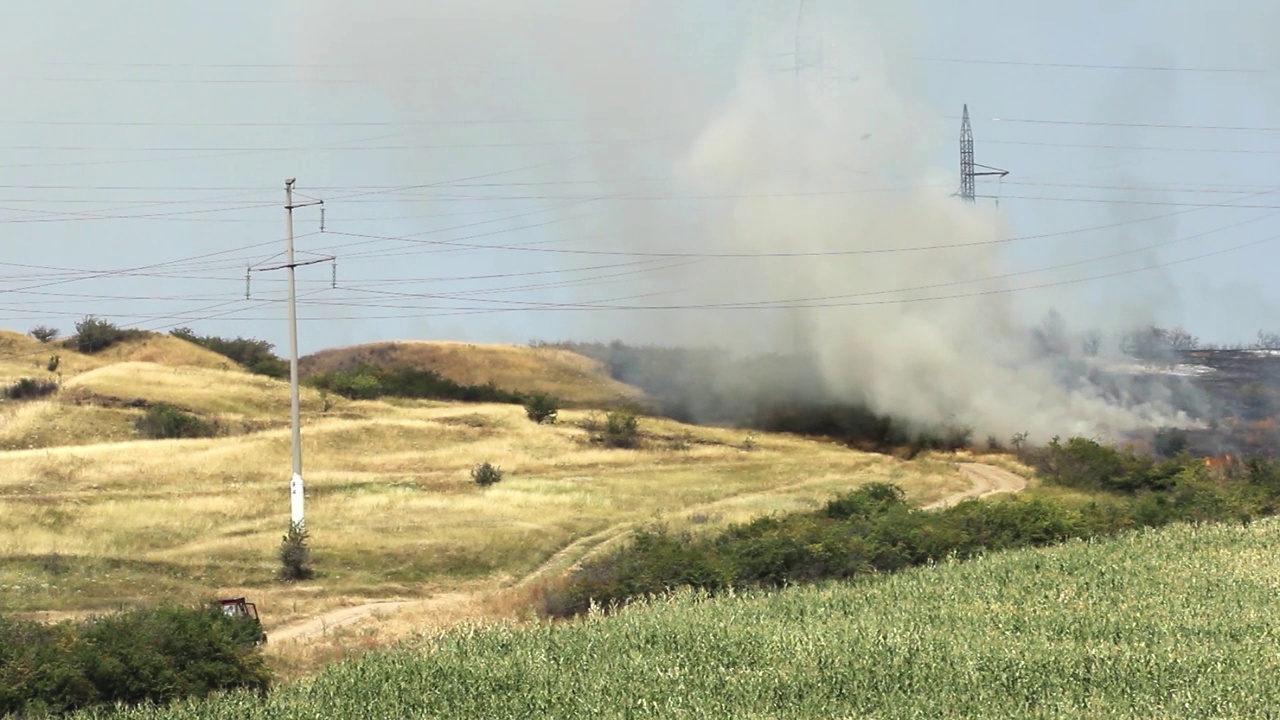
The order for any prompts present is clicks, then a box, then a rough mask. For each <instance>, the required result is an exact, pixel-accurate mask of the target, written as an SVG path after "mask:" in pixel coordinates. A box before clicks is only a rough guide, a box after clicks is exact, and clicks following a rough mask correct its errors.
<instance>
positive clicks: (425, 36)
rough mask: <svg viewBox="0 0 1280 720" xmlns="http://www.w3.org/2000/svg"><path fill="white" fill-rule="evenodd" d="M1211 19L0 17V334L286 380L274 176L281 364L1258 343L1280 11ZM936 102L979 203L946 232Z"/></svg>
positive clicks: (922, 7)
mask: <svg viewBox="0 0 1280 720" xmlns="http://www.w3.org/2000/svg"><path fill="white" fill-rule="evenodd" d="M1205 7H1207V6H1206V5H1205V4H1204V3H1203V2H1191V1H1190V0H1127V1H1124V2H1120V1H1117V0H1112V1H1109V2H1101V1H1098V2H1076V3H1046V2H1032V3H1013V2H1006V1H997V0H972V1H971V2H966V3H954V2H950V1H944V0H916V1H914V2H875V1H867V2H861V3H859V2H839V3H837V2H834V1H830V0H805V2H799V1H798V0H790V1H785V2H784V1H783V0H747V1H744V2H731V1H729V0H688V1H686V2H675V1H674V0H656V1H655V2H649V3H638V2H627V1H625V0H598V1H594V2H585V1H583V0H564V1H563V2H533V1H532V0H529V1H525V2H520V1H517V0H472V1H470V2H461V1H460V0H439V1H438V2H432V3H421V2H409V1H408V0H371V1H370V2H361V3H355V2H336V1H333V0H313V1H312V2H306V3H304V2H248V1H247V0H224V1H223V2H220V3H215V4H209V3H190V2H172V3H154V2H142V1H141V0H108V1H105V2H100V3H92V4H91V3H84V2H80V1H75V2H73V1H72V0H45V1H44V2H40V3H21V4H17V3H11V6H10V7H7V8H6V9H5V16H6V20H7V22H6V23H4V25H3V26H2V27H0V60H2V61H3V62H2V63H0V67H2V68H3V69H0V92H2V93H3V94H4V96H5V97H6V98H7V99H8V102H6V103H5V104H4V107H3V108H0V225H3V226H4V230H5V231H6V234H7V237H6V241H5V242H4V243H3V244H2V245H0V247H3V248H4V251H3V253H2V254H0V292H2V293H3V295H4V297H3V299H0V326H3V327H8V328H11V329H14V330H18V331H26V330H28V329H29V328H31V327H33V326H35V325H41V324H43V325H52V326H54V327H57V328H60V329H61V330H62V331H63V332H64V333H70V332H73V329H74V323H75V321H76V320H77V319H79V318H82V317H84V316H85V315H89V314H93V315H96V316H99V317H102V318H106V319H109V320H112V321H114V322H117V323H119V324H121V325H126V326H130V327H139V328H143V329H153V330H168V329H172V328H174V327H181V326H186V327H190V328H193V329H194V330H196V331H197V332H199V333H202V334H216V335H223V336H236V335H243V336H246V337H258V338H263V339H266V340H269V341H271V342H273V343H275V344H276V346H277V349H278V350H284V349H285V347H286V342H287V329H288V328H287V306H286V304H285V303H284V298H285V292H284V290H285V278H286V275H285V271H284V270H282V269H273V268H278V266H280V265H281V264H282V262H283V256H282V254H281V253H282V252H283V250H284V247H285V242H284V236H285V227H286V222H285V218H286V213H285V210H284V207H283V206H284V202H285V192H284V181H285V179H286V178H296V179H297V184H296V191H297V195H295V200H296V201H298V202H309V201H311V200H323V201H324V211H323V220H324V223H323V230H322V226H321V212H320V208H319V206H308V207H302V208H298V209H297V210H296V211H295V213H294V230H295V236H296V238H295V240H296V246H297V251H298V260H299V261H303V262H310V261H315V263H314V264H310V265H306V266H304V267H299V268H298V269H297V278H298V290H299V302H298V312H299V337H300V348H301V351H302V352H303V353H306V352H312V351H315V350H319V349H322V348H325V347H333V346H338V345H346V344H353V343H359V342H371V341H377V340H394V339H448V340H464V341H470V342H515V343H524V342H527V341H530V340H535V339H536V340H552V341H554V340H569V339H572V340H610V339H613V338H620V339H624V340H629V341H635V342H664V341H669V342H700V341H721V340H725V339H732V340H734V341H737V340H741V339H742V338H748V341H744V342H745V344H747V345H752V346H753V347H757V348H761V347H762V348H766V349H776V348H777V347H778V346H779V345H780V344H788V343H791V342H795V343H804V342H809V340H807V339H806V338H807V337H809V334H811V333H812V332H817V331H821V332H827V333H830V332H839V331H840V330H839V328H841V327H846V326H858V325H863V324H865V325H868V326H875V324H876V323H878V322H882V321H889V320H891V321H892V322H894V323H909V322H914V321H917V320H921V321H934V322H938V321H939V319H940V318H955V322H973V318H974V317H975V315H973V313H975V312H976V313H979V314H982V315H983V316H984V317H986V316H990V317H996V316H998V317H999V320H998V322H1000V323H1007V322H1017V321H1025V322H1028V323H1034V322H1036V321H1037V320H1038V319H1039V318H1041V317H1042V316H1043V315H1044V314H1045V313H1047V312H1049V311H1050V310H1056V311H1058V312H1059V313H1061V314H1062V315H1063V316H1064V317H1066V319H1067V321H1068V323H1069V324H1071V325H1072V326H1073V327H1079V328H1084V327H1099V328H1101V329H1104V330H1106V331H1118V330H1119V329H1122V328H1123V327H1125V326H1128V325H1133V324H1141V323H1157V324H1161V325H1167V326H1172V325H1182V326H1184V327H1186V328H1187V329H1189V330H1190V331H1191V332H1193V333H1194V334H1196V335H1197V336H1199V337H1200V338H1201V339H1202V340H1204V341H1207V342H1218V343H1233V342H1248V341H1250V340H1251V339H1253V337H1254V336H1255V334H1256V332H1257V331H1258V330H1260V329H1267V330H1272V331H1280V317H1277V313H1276V311H1277V309H1280V290H1278V289H1277V286H1276V283H1275V282H1274V280H1273V278H1274V277H1275V275H1276V271H1275V269H1274V268H1275V266H1276V265H1277V263H1278V262H1280V240H1271V239H1270V238H1271V237H1272V236H1273V235H1280V215H1278V213H1280V172H1278V171H1280V49H1278V46H1277V45H1276V44H1275V42H1274V38H1273V37H1269V36H1268V35H1269V33H1270V32H1271V31H1272V30H1273V29H1274V28H1276V27H1280V8H1277V7H1275V6H1274V5H1273V4H1271V3H1267V2H1263V1H1257V2H1252V1H1245V2H1226V3H1222V4H1220V5H1218V7H1217V9H1215V10H1214V11H1213V12H1212V13H1208V12H1207V11H1206V10H1205ZM965 104H967V105H968V107H969V111H970V113H971V115H972V122H973V131H974V135H975V139H976V159H977V162H978V163H981V164H984V165H988V166H993V167H996V168H1001V169H1004V170H1007V171H1008V175H1007V176H1005V177H1003V178H1001V179H998V180H997V179H995V178H982V179H980V180H979V184H978V193H979V195H980V198H979V200H978V202H977V203H976V205H975V206H974V207H967V206H964V205H963V203H961V201H960V200H959V199H957V198H954V197H952V195H953V194H954V193H955V191H956V189H957V188H958V186H959V179H958V169H959V168H958V165H959V158H958V145H957V143H958V135H959V115H960V112H961V108H962V106H964V105H965ZM935 215H936V217H935ZM926 216H927V217H928V218H934V219H935V220H937V221H936V222H925V221H924V219H923V218H925V217H926ZM957 245H958V247H957ZM862 253H865V254H862ZM329 257H333V258H334V260H332V261H330V260H328V259H327V258H329ZM249 268H253V269H254V270H253V271H252V272H248V273H247V270H248V269H249ZM246 276H247V277H248V281H247V282H246ZM246 292H247V295H248V297H247V298H246ZM980 295H988V296H992V297H997V298H998V304H984V305H982V306H981V307H980V308H976V309H975V308H970V306H968V305H966V306H965V307H966V308H969V309H968V310H966V313H967V314H965V315H963V316H961V315H954V314H951V313H952V309H953V308H954V307H955V306H956V305H957V304H963V303H967V302H969V301H971V300H973V299H974V298H975V297H978V296H980ZM818 305H821V307H822V310H821V317H820V318H819V316H818V314H817V313H818V312H819V311H818V310H815V309H814V308H815V307H816V306H818ZM798 313H800V314H803V313H812V317H810V315H806V316H805V317H806V320H805V322H804V323H799V322H797V321H796V320H795V318H796V315H797V314H798ZM1010 318H1013V319H1010ZM1019 319H1020V320H1019ZM946 322H952V320H950V319H948V320H946ZM802 325H803V326H804V327H805V328H807V329H806V330H805V332H794V333H791V332H789V330H792V329H795V328H797V327H801V326H802ZM753 343H754V345H753Z"/></svg>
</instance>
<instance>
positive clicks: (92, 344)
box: [67, 315, 146, 355]
mask: <svg viewBox="0 0 1280 720" xmlns="http://www.w3.org/2000/svg"><path fill="white" fill-rule="evenodd" d="M144 335H146V332H144V331H142V330H135V329H132V328H128V329H126V328H122V327H120V326H118V325H116V324H115V323H112V322H109V321H107V320H101V319H99V318H96V317H94V316H92V315H89V316H87V317H85V318H84V319H83V320H80V321H79V322H77V323H76V334H75V337H72V338H70V339H69V340H68V341H67V342H68V345H69V346H70V347H72V348H74V349H75V350H78V351H79V352H82V353H84V354H86V355H92V354H93V353H97V352H102V351H103V350H106V349H107V348H109V347H111V346H112V345H116V344H118V343H122V342H125V341H127V340H134V339H136V338H140V337H142V336H144Z"/></svg>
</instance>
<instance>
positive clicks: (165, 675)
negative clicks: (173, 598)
mask: <svg viewBox="0 0 1280 720" xmlns="http://www.w3.org/2000/svg"><path fill="white" fill-rule="evenodd" d="M255 635H256V627H254V626H253V625H252V624H251V623H249V622H246V621H245V620H243V619H241V618H232V617H228V616H227V615H225V614H224V613H222V612H221V610H219V609H218V608H217V607H213V606H205V607H199V608H186V607H178V606H163V607H159V608H155V609H141V610H132V611H128V612H120V613H116V614H113V615H108V616H105V617H98V618H93V619H91V620H87V621H82V622H63V623H59V624H57V625H43V624H40V623H35V622H25V621H15V620H6V619H3V618H0V715H9V714H16V715H18V716H19V717H24V716H42V715H46V714H50V713H65V712H70V711H73V710H76V709H79V708H85V707H90V706H94V705H107V704H115V703H124V704H139V703H144V702H154V703H167V702H171V701H173V700H176V699H178V698H183V697H205V696H207V695H209V694H210V693H212V692H215V691H220V690H229V689H234V688H246V689H252V690H258V691H264V690H266V689H267V686H268V684H269V682H270V671H269V670H268V668H267V666H266V663H265V661H264V659H263V657H262V653H261V651H260V650H259V649H258V648H257V647H256V645H255V642H254V641H255Z"/></svg>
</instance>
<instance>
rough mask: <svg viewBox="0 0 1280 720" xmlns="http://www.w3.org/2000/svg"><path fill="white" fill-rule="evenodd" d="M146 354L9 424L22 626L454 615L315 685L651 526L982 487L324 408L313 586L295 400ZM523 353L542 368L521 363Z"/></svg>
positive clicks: (10, 549) (10, 597)
mask: <svg viewBox="0 0 1280 720" xmlns="http://www.w3.org/2000/svg"><path fill="white" fill-rule="evenodd" d="M174 342H181V341H176V340H175V341H174ZM165 344H168V343H165ZM127 350H128V349H127V348H122V349H121V351H120V352H119V354H118V356H117V357H118V360H117V361H116V362H109V361H108V359H107V358H106V357H96V356H95V357H91V358H84V359H83V364H82V365H78V366H77V367H78V372H76V373H74V374H71V375H70V376H69V377H66V378H65V380H64V387H63V389H62V390H61V391H60V392H59V394H58V395H56V396H54V397H52V398H46V399H41V400H33V401H22V402H13V401H11V402H7V403H5V404H4V405H3V411H2V412H0V421H2V422H3V425H0V442H3V443H4V445H5V447H6V448H9V449H8V451H6V452H0V599H2V602H3V606H4V607H5V608H6V609H7V610H10V611H15V612H21V613H27V614H32V615H36V616H41V615H43V616H46V617H50V616H52V617H56V616H58V615H59V614H63V613H82V612H86V611H101V610H108V609H112V608H115V607H119V606H122V605H131V604H135V603H150V602H154V601H158V600H161V599H177V600H183V601H186V600H195V599H200V598H207V597H210V596H213V595H241V594H243V595H247V596H249V597H250V598H251V599H252V600H254V601H255V602H257V603H258V607H259V609H260V611H261V613H262V615H263V619H264V623H265V625H266V626H267V629H268V631H269V632H271V631H274V630H278V629H281V628H284V627H286V626H296V625H297V624H298V623H301V622H305V621H307V620H308V619H309V618H314V617H316V616H319V615H321V614H323V613H326V612H332V611H334V610H335V609H339V608H343V607H346V606H352V605H358V604H362V603H368V602H371V601H382V600H423V599H431V598H435V599H434V600H430V601H429V602H427V603H425V604H421V603H420V604H419V605H417V606H415V608H414V609H413V611H411V612H409V611H406V612H405V613H403V614H401V615H400V616H398V617H397V618H396V619H395V621H394V622H389V623H385V624H383V625H381V626H378V625H376V624H375V625H374V626H372V627H371V626H370V625H369V624H368V623H366V624H364V625H361V626H354V627H353V628H349V629H346V630H344V631H343V633H341V634H336V635H329V634H327V633H321V634H322V635H327V637H322V638H320V639H319V641H318V642H309V643H302V642H301V641H298V642H296V643H280V644H273V645H272V647H271V649H270V651H271V652H272V653H273V655H276V656H277V660H278V661H279V662H280V663H282V664H283V666H285V667H286V668H293V669H294V670H295V671H297V672H304V671H308V670H310V669H314V667H315V666H317V665H318V664H320V663H322V662H324V661H326V660H328V659H332V658H335V657H340V656H342V655H344V654H346V653H348V652H351V651H352V650H353V649H355V648H358V647H361V646H363V645H378V644H383V643H385V642H388V641H389V640H390V639H392V638H394V637H396V636H398V635H400V634H402V633H404V632H408V631H410V630H412V629H413V628H415V627H418V628H420V627H422V626H424V625H428V626H429V625H431V624H436V623H442V622H447V621H448V619H449V618H451V617H472V618H474V617H476V616H513V615H518V614H519V613H520V608H521V607H523V606H525V605H527V603H528V601H529V600H530V598H531V597H532V594H536V591H537V586H536V583H533V582H529V580H530V578H531V575H536V576H537V577H543V576H549V575H551V574H554V573H555V572H557V571H560V570H563V569H565V568H567V567H569V566H570V565H571V564H572V563H573V562H575V561H576V560H578V559H580V558H581V557H582V556H584V555H585V554H587V553H589V552H591V551H592V550H594V549H596V548H599V547H602V546H604V545H606V544H608V543H611V542H617V541H619V540H620V539H622V538H624V537H625V535H626V531H627V530H629V529H631V528H633V527H636V526H639V525H641V524H644V523H653V522H663V523H667V524H669V525H675V526H687V527H691V528H709V527H717V526H722V525H724V524H726V523H729V522H734V521H738V520H745V519H747V518H750V517H753V516H757V515H760V514H765V513H770V512H787V511H791V510H796V509H801V508H810V507H814V506H816V505H817V504H819V503H821V502H823V501H825V500H826V499H828V498H830V497H831V496H833V495H834V494H836V493H838V492H841V491H845V490H848V489H850V488H852V487H855V486H857V485H859V484H862V483H865V482H868V481H875V480H887V481H893V482H896V483H899V484H901V485H903V486H904V487H905V488H907V489H908V491H909V493H910V495H911V497H912V499H913V500H916V501H919V502H921V503H924V502H930V501H933V500H937V499H939V498H941V497H943V496H945V495H948V494H951V493H954V492H956V491H958V490H961V489H963V488H965V487H967V486H968V484H969V483H968V481H967V480H966V479H965V477H964V476H963V475H962V473H961V472H960V471H959V470H958V468H957V465H956V463H955V462H954V459H930V458H928V457H922V458H919V459H917V460H915V461H912V462H904V461H900V460H895V459H892V458H888V457H884V456H879V455H872V454H866V453H860V452H855V451H851V450H848V449H846V448H843V447H840V446H837V445H834V444H830V443H822V442H816V441H812V440H807V439H800V438H795V437H790V436H781V435H769V434H758V435H753V436H751V439H750V441H748V435H747V434H746V433H745V432H742V431H736V430H727V429H718V428H706V427H695V426H686V425H681V424H678V423H675V422H671V421H665V420H658V419H653V418H642V419H641V421H640V430H641V433H642V438H643V439H642V443H641V446H640V447H639V448H637V449H609V448H605V447H602V446H601V445H599V444H596V443H594V442H592V439H591V433H589V432H588V431H587V430H586V429H584V426H590V425H591V422H592V421H598V420H599V419H600V414H599V413H598V412H596V411H592V410H566V411H562V412H561V417H560V422H559V423H557V424H555V425H538V424H535V423H533V422H531V421H529V420H528V419H527V418H526V417H525V414H524V410H523V408H521V407H518V406H514V405H478V404H477V405H467V404H459V403H439V402H429V401H403V400H398V401H389V402H349V401H342V400H340V401H338V402H336V403H333V401H332V399H330V401H329V402H330V405H329V406H328V407H326V406H325V405H324V404H322V400H321V398H320V397H319V395H317V394H315V393H313V392H311V391H307V392H306V393H305V394H304V396H303V409H304V416H303V417H304V430H303V451H304V476H305V478H306V480H307V503H308V504H307V524H308V529H309V530H310V532H311V545H312V551H313V557H314V564H315V567H316V569H317V573H318V574H317V576H316V578H314V579H313V580H311V581H308V582H304V583H300V584H297V585H290V584H285V583H281V582H280V581H278V580H277V578H276V575H277V572H278V569H279V561H278V556H277V551H278V548H279V544H280V540H281V536H282V534H283V533H284V530H285V529H286V527H287V524H288V517H289V515H288V513H289V505H288V493H287V489H288V476H289V466H290V459H289V453H290V440H289V429H288V421H287V418H288V386H287V384H286V383H283V382H280V381H276V380H271V379H268V378H263V377H258V376H253V375H250V374H248V373H245V372H242V371H240V370H236V369H225V368H220V367H218V363H214V362H208V361H207V360H208V359H207V358H201V357H200V354H199V353H198V352H190V351H188V350H186V349H181V348H174V347H169V348H168V349H167V350H166V349H165V348H164V347H163V345H162V344H159V343H151V344H149V345H145V344H144V345H142V347H141V350H147V351H148V352H150V353H151V354H150V355H149V356H148V357H149V358H150V361H140V360H138V359H137V358H138V352H134V353H130V352H127ZM195 350H199V349H198V348H196V349H195ZM517 351H518V352H522V353H530V354H537V353H538V352H539V351H533V350H528V349H522V348H513V349H510V350H509V351H508V352H509V354H511V355H516V354H517ZM63 354H64V355H65V356H67V357H68V358H70V360H71V362H72V363H73V364H75V363H80V362H81V358H79V357H75V356H74V354H73V353H63ZM192 358H194V359H195V363H196V364H186V363H187V361H188V360H190V359H192ZM529 362H530V364H531V365H532V366H537V362H541V361H540V360H539V361H536V362H535V361H529ZM508 381H509V382H515V380H514V378H513V376H509V380H508ZM107 398H110V399H112V400H110V401H108V400H105V399H107ZM121 400H142V401H145V402H149V403H155V402H168V403H173V404H176V405H179V406H181V407H183V408H186V409H188V410H190V411H193V412H197V413H199V414H201V415H204V416H207V417H212V418H217V419H220V420H222V421H224V422H227V423H229V425H228V426H229V427H233V432H232V434H230V435H229V436H226V437H219V438H214V439H193V440H161V441H156V440H143V439H139V438H138V437H137V435H136V433H134V432H133V421H134V420H135V419H136V417H137V416H138V415H139V414H140V413H141V412H142V410H140V409H138V408H137V407H130V406H127V404H124V405H122V404H120V403H119V402H118V401H121ZM231 421H236V422H239V425H233V424H232V422H231ZM484 461H488V462H492V463H493V464H495V465H497V466H499V467H500V468H501V469H502V470H503V472H504V473H505V478H504V480H503V481H502V482H500V483H498V484H497V485H494V486H492V487H489V488H480V487H478V486H477V485H476V484H475V483H474V482H473V481H472V480H471V477H470V469H471V468H472V467H473V466H475V465H476V464H478V463H481V462H484ZM522 580H523V581H524V582H522ZM313 640H314V638H313ZM300 645H306V647H300Z"/></svg>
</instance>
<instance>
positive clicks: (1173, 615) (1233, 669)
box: [123, 520, 1280, 720]
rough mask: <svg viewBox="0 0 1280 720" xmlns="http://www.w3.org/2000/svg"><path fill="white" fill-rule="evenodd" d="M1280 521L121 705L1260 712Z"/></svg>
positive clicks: (1268, 684)
mask: <svg viewBox="0 0 1280 720" xmlns="http://www.w3.org/2000/svg"><path fill="white" fill-rule="evenodd" d="M1278 542H1280V523H1278V522H1276V521H1274V520H1271V521H1266V522H1260V523H1255V524H1253V525H1251V526H1249V527H1239V526H1234V527H1228V526H1212V527H1199V528H1197V527H1192V526H1177V527H1172V528H1168V529H1165V530H1162V531H1152V532H1145V533H1140V534H1137V533H1135V534H1130V535H1127V536H1123V537H1120V538H1116V539H1112V540H1109V541H1104V542H1087V543H1086V542H1073V543H1069V544H1067V545H1064V546H1059V547H1054V548H1050V549H1046V550H1035V551H1021V552H1012V553H1003V554H998V555H993V556H989V557H987V558H984V559H982V560H976V561H970V562H966V563H958V564H948V565H943V566H938V567H933V568H920V569H916V570H911V571H907V572H903V573H898V574H894V575H890V576H882V577H878V578H873V579H868V580H866V581H863V582H858V583H852V584H833V585H826V586H821V587H804V588H795V589H791V590H786V591H781V592H777V593H774V594H768V595H763V594H750V595H747V596H740V597H737V598H723V599H717V600H708V599H705V598H701V597H698V596H696V595H693V594H690V593H684V594H682V595H680V596H678V597H676V598H675V599H673V600H669V601H662V602H658V603H655V604H652V605H650V606H647V607H635V608H631V609H629V610H626V611H624V612H622V613H620V614H618V615H616V616H612V617H596V618H592V619H589V620H588V621H586V622H582V623H572V624H539V625H535V626H532V627H527V628H514V627H492V628H489V629H482V630H474V629H470V628H467V629H462V630H459V631H455V632H449V633H445V634H444V635H442V636H434V635H426V636H423V637H421V638H420V639H419V640H418V641H417V642H416V643H414V644H413V645H411V646H408V647H405V648H403V649H400V650H397V651H392V652H381V653H374V654H370V655H367V656H365V657H363V658H361V659H359V660H356V661H353V662H350V663H345V664H341V665H337V666H334V667H332V668H329V669H328V670H326V671H325V672H324V673H322V674H321V675H320V676H319V677H317V678H316V679H315V680H314V681H312V682H309V683H305V684H300V685H295V686H292V687H288V688H285V689H283V690H280V691H277V692H276V693H274V694H272V695H270V696H267V697H265V698H264V697H254V696H250V695H233V696H230V697H226V698H218V699H214V700H212V701H209V702H204V703H198V704H193V705H190V706H186V707H182V708H177V709H170V710H164V711H156V710H139V711H134V712H129V713H125V714H124V715H123V717H130V718H153V717H160V716H162V715H163V716H164V717H167V718H178V719H179V720H182V719H185V718H190V719H191V720H195V719H197V718H215V717H217V718H222V717H237V718H244V719H246V720H252V719H253V718H280V717H315V716H321V715H323V716H329V717H354V716H357V715H358V716H360V717H366V718H371V719H374V720H377V719H380V718H400V717H427V716H429V717H439V718H471V717H543V716H546V715H547V714H548V713H549V712H551V713H554V715H555V716H556V717H559V718H601V717H681V718H725V717H789V718H833V717H857V718H991V719H993V720H995V719H999V720H1005V719H1006V718H1062V719H1064V720H1065V719H1066V718H1081V717H1098V718H1101V717H1105V718H1153V717H1161V718H1174V717H1176V718H1220V717H1233V718H1243V717H1267V716H1269V715H1270V714H1271V712H1272V710H1273V709H1274V708H1275V707H1276V706H1277V705H1278V704H1280V682H1278V681H1277V679H1276V678H1277V677H1280V656H1277V654H1276V653H1275V652H1274V644H1275V642H1274V641H1275V637H1274V636H1275V633H1274V625H1275V623H1274V618H1275V617H1276V615H1277V614H1278V613H1280V595H1278V594H1277V593H1276V592H1275V581H1274V578H1275V577H1276V576H1277V575H1280V559H1278V558H1277V556H1276V553H1275V552H1274V550H1273V549H1274V547H1275V545H1276V543H1278Z"/></svg>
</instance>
